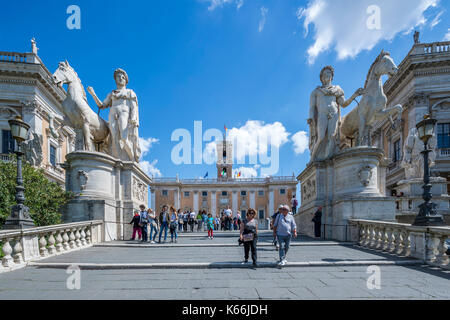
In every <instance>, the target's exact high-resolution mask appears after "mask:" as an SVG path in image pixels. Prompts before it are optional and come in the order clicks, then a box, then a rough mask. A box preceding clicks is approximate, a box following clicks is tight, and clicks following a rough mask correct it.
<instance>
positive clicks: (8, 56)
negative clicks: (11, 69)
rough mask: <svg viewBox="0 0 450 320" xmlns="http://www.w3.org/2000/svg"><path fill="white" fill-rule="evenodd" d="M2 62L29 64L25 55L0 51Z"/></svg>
mask: <svg viewBox="0 0 450 320" xmlns="http://www.w3.org/2000/svg"><path fill="white" fill-rule="evenodd" d="M0 61H7V62H27V55H26V54H25V53H18V52H5V51H0Z"/></svg>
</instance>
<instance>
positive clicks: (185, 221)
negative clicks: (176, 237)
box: [183, 210, 189, 232]
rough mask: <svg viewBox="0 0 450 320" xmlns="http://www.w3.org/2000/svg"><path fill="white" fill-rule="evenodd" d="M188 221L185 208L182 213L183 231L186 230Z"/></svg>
mask: <svg viewBox="0 0 450 320" xmlns="http://www.w3.org/2000/svg"><path fill="white" fill-rule="evenodd" d="M188 221H189V213H188V212H187V210H185V211H184V213H183V232H187V227H188Z"/></svg>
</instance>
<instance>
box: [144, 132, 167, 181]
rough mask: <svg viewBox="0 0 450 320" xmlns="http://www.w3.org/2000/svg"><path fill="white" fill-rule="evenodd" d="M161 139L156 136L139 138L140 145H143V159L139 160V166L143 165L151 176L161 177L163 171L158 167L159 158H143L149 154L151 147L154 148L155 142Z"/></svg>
mask: <svg viewBox="0 0 450 320" xmlns="http://www.w3.org/2000/svg"><path fill="white" fill-rule="evenodd" d="M158 142H159V140H158V139H156V138H152V137H150V138H139V145H140V147H141V151H142V154H141V161H140V162H139V166H140V167H141V169H142V170H144V172H145V173H146V174H147V175H149V176H150V177H161V176H162V174H161V171H159V169H158V168H156V164H157V163H158V160H153V161H152V162H150V161H146V160H142V159H143V158H144V157H145V156H146V155H148V153H149V151H150V149H151V148H152V146H153V144H155V143H158Z"/></svg>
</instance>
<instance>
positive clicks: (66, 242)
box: [63, 230, 70, 251]
mask: <svg viewBox="0 0 450 320" xmlns="http://www.w3.org/2000/svg"><path fill="white" fill-rule="evenodd" d="M63 232H64V234H63V241H64V242H63V248H64V250H65V251H67V250H69V249H70V244H69V240H70V239H69V235H68V232H69V230H64V231H63Z"/></svg>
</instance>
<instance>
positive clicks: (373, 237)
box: [369, 226, 378, 249]
mask: <svg viewBox="0 0 450 320" xmlns="http://www.w3.org/2000/svg"><path fill="white" fill-rule="evenodd" d="M377 234H378V226H373V229H372V232H371V233H370V235H371V237H370V244H369V248H371V249H374V248H375V247H376V245H377Z"/></svg>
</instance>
